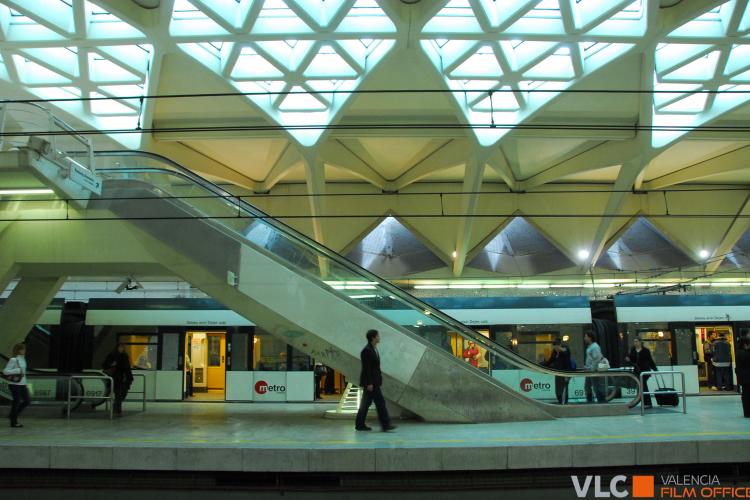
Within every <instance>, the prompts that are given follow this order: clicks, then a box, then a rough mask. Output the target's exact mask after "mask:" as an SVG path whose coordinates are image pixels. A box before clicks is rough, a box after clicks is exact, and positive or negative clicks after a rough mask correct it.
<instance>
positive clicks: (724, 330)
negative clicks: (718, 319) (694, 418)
mask: <svg viewBox="0 0 750 500" xmlns="http://www.w3.org/2000/svg"><path fill="white" fill-rule="evenodd" d="M733 340H734V329H733V327H732V325H696V327H695V344H696V350H697V355H698V383H699V386H700V392H711V391H721V390H726V391H731V390H732V389H733V388H734V342H733ZM726 354H728V355H729V361H727V360H726V359H725V358H726Z"/></svg>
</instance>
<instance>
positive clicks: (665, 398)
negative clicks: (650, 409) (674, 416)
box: [654, 375, 680, 406]
mask: <svg viewBox="0 0 750 500" xmlns="http://www.w3.org/2000/svg"><path fill="white" fill-rule="evenodd" d="M654 378H655V379H656V386H657V389H656V391H655V392H656V394H654V397H655V398H656V404H658V405H659V406H677V405H679V404H680V398H679V396H678V395H677V391H676V390H675V389H674V387H665V386H664V384H663V382H664V381H663V380H662V381H661V382H660V380H661V377H660V376H659V375H654Z"/></svg>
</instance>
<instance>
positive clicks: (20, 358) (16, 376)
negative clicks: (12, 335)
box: [3, 344, 31, 428]
mask: <svg viewBox="0 0 750 500" xmlns="http://www.w3.org/2000/svg"><path fill="white" fill-rule="evenodd" d="M3 378H4V379H5V380H7V381H8V387H9V388H10V393H11V395H12V396H13V403H12V405H11V407H10V415H9V416H8V418H10V426H11V427H16V428H17V427H23V425H22V424H19V423H18V415H20V414H21V412H22V411H23V410H24V408H26V407H27V406H29V403H30V402H31V398H30V397H29V388H28V387H27V386H26V346H25V345H24V344H16V345H15V346H13V357H12V358H10V360H8V364H7V365H5V368H4V369H3Z"/></svg>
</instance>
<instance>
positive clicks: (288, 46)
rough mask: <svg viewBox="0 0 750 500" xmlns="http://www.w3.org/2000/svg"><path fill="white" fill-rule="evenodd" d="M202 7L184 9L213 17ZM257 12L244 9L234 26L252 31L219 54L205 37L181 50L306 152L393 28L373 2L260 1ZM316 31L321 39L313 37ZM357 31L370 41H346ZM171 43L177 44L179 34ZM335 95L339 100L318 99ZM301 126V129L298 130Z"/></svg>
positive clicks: (198, 3)
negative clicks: (244, 95) (244, 96)
mask: <svg viewBox="0 0 750 500" xmlns="http://www.w3.org/2000/svg"><path fill="white" fill-rule="evenodd" d="M181 1H184V2H188V0H181ZM206 1H207V0H189V3H190V2H191V3H190V5H192V6H193V7H194V8H195V9H197V10H199V11H200V12H201V13H202V15H204V16H209V14H211V15H215V14H214V13H213V12H209V11H208V10H207V8H205V7H203V4H204V3H205V2H206ZM222 1H225V2H229V1H230V0H222ZM231 1H234V0H231ZM241 4H243V5H244V2H241ZM253 5H255V4H253ZM258 5H259V7H260V8H259V10H258V9H253V8H248V9H245V11H243V12H244V14H243V15H245V16H246V17H244V18H243V19H242V20H238V21H237V22H236V23H235V24H236V25H240V24H241V25H242V26H247V30H249V33H248V32H245V33H243V35H242V37H243V38H242V39H243V41H242V43H241V44H239V43H231V44H230V43H227V44H226V45H222V46H221V48H217V47H216V46H215V44H216V42H214V41H213V40H211V39H210V38H207V40H206V41H205V42H196V41H195V40H190V41H188V42H186V43H178V46H179V47H180V48H181V49H182V50H184V51H185V52H186V53H188V54H190V55H191V56H192V57H194V58H195V59H196V60H197V61H199V62H200V63H201V64H203V65H205V66H206V67H208V68H209V69H211V70H212V71H214V72H215V73H217V74H219V75H221V76H222V77H224V78H226V79H227V80H228V81H229V83H231V84H232V85H233V86H234V87H236V88H237V89H239V90H240V91H242V92H247V93H248V95H247V98H248V99H249V100H251V101H252V102H253V103H255V104H256V105H257V106H258V107H259V108H260V109H261V110H262V111H263V112H264V113H265V114H266V115H267V116H268V117H269V118H270V119H272V120H274V121H275V122H277V123H279V124H280V125H283V126H288V127H290V130H289V133H290V135H292V136H293V137H294V138H295V139H296V140H297V141H299V142H300V144H302V145H305V146H311V145H313V144H315V143H316V142H317V141H318V139H319V138H320V136H321V135H322V133H323V132H324V130H325V127H326V126H328V125H329V124H330V122H331V120H333V119H334V118H335V117H336V115H337V114H338V113H339V111H340V110H341V108H342V106H343V105H344V103H345V102H346V101H347V100H348V99H349V98H350V96H351V94H350V92H351V91H352V90H354V89H356V88H357V87H358V86H359V85H360V83H361V82H362V80H363V79H364V78H365V76H366V75H367V73H368V72H369V71H370V70H371V69H372V68H374V67H375V66H376V65H377V64H378V62H379V61H380V60H381V59H382V58H383V57H384V56H385V54H387V53H388V52H389V51H390V50H391V48H392V47H393V46H394V44H395V39H394V38H392V37H391V38H389V37H388V36H389V35H388V34H389V33H392V32H393V31H395V26H394V25H393V23H392V21H391V20H390V19H389V18H388V16H387V15H386V14H385V12H384V11H383V10H382V9H381V7H380V6H379V5H378V3H377V2H376V1H375V0H356V1H354V2H349V1H344V0H331V1H330V2H325V4H323V2H321V1H320V0H264V1H263V3H262V4H258ZM196 15H197V14H196ZM209 17H210V16H209ZM240 21H241V22H240ZM173 22H175V20H174V19H173ZM363 23H364V24H363ZM313 27H314V28H315V30H317V31H320V32H325V33H326V34H325V36H324V37H319V36H316V37H314V38H311V34H312V33H313ZM358 32H363V33H367V36H366V37H363V38H361V39H357V38H353V37H352V36H351V33H358ZM173 36H174V37H175V38H177V39H178V41H179V38H180V36H182V35H181V34H179V33H178V34H173ZM186 36H187V35H186ZM191 38H194V37H193V36H192V35H191ZM321 38H322V40H321ZM333 91H337V93H336V94H327V95H324V94H317V93H316V92H329V93H330V92H333ZM290 92H291V93H290ZM262 93H267V95H262ZM300 125H303V126H305V127H304V128H301V127H296V126H300Z"/></svg>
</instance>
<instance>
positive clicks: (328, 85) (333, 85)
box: [305, 80, 351, 92]
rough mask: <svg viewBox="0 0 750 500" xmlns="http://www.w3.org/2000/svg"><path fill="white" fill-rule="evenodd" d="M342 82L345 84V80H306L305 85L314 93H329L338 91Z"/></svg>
mask: <svg viewBox="0 0 750 500" xmlns="http://www.w3.org/2000/svg"><path fill="white" fill-rule="evenodd" d="M344 82H346V80H307V81H306V82H305V83H306V84H307V85H308V86H309V87H310V88H311V89H313V90H315V91H318V92H331V91H334V90H339V89H340V88H341V87H342V85H343V84H344ZM350 82H351V80H350Z"/></svg>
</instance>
